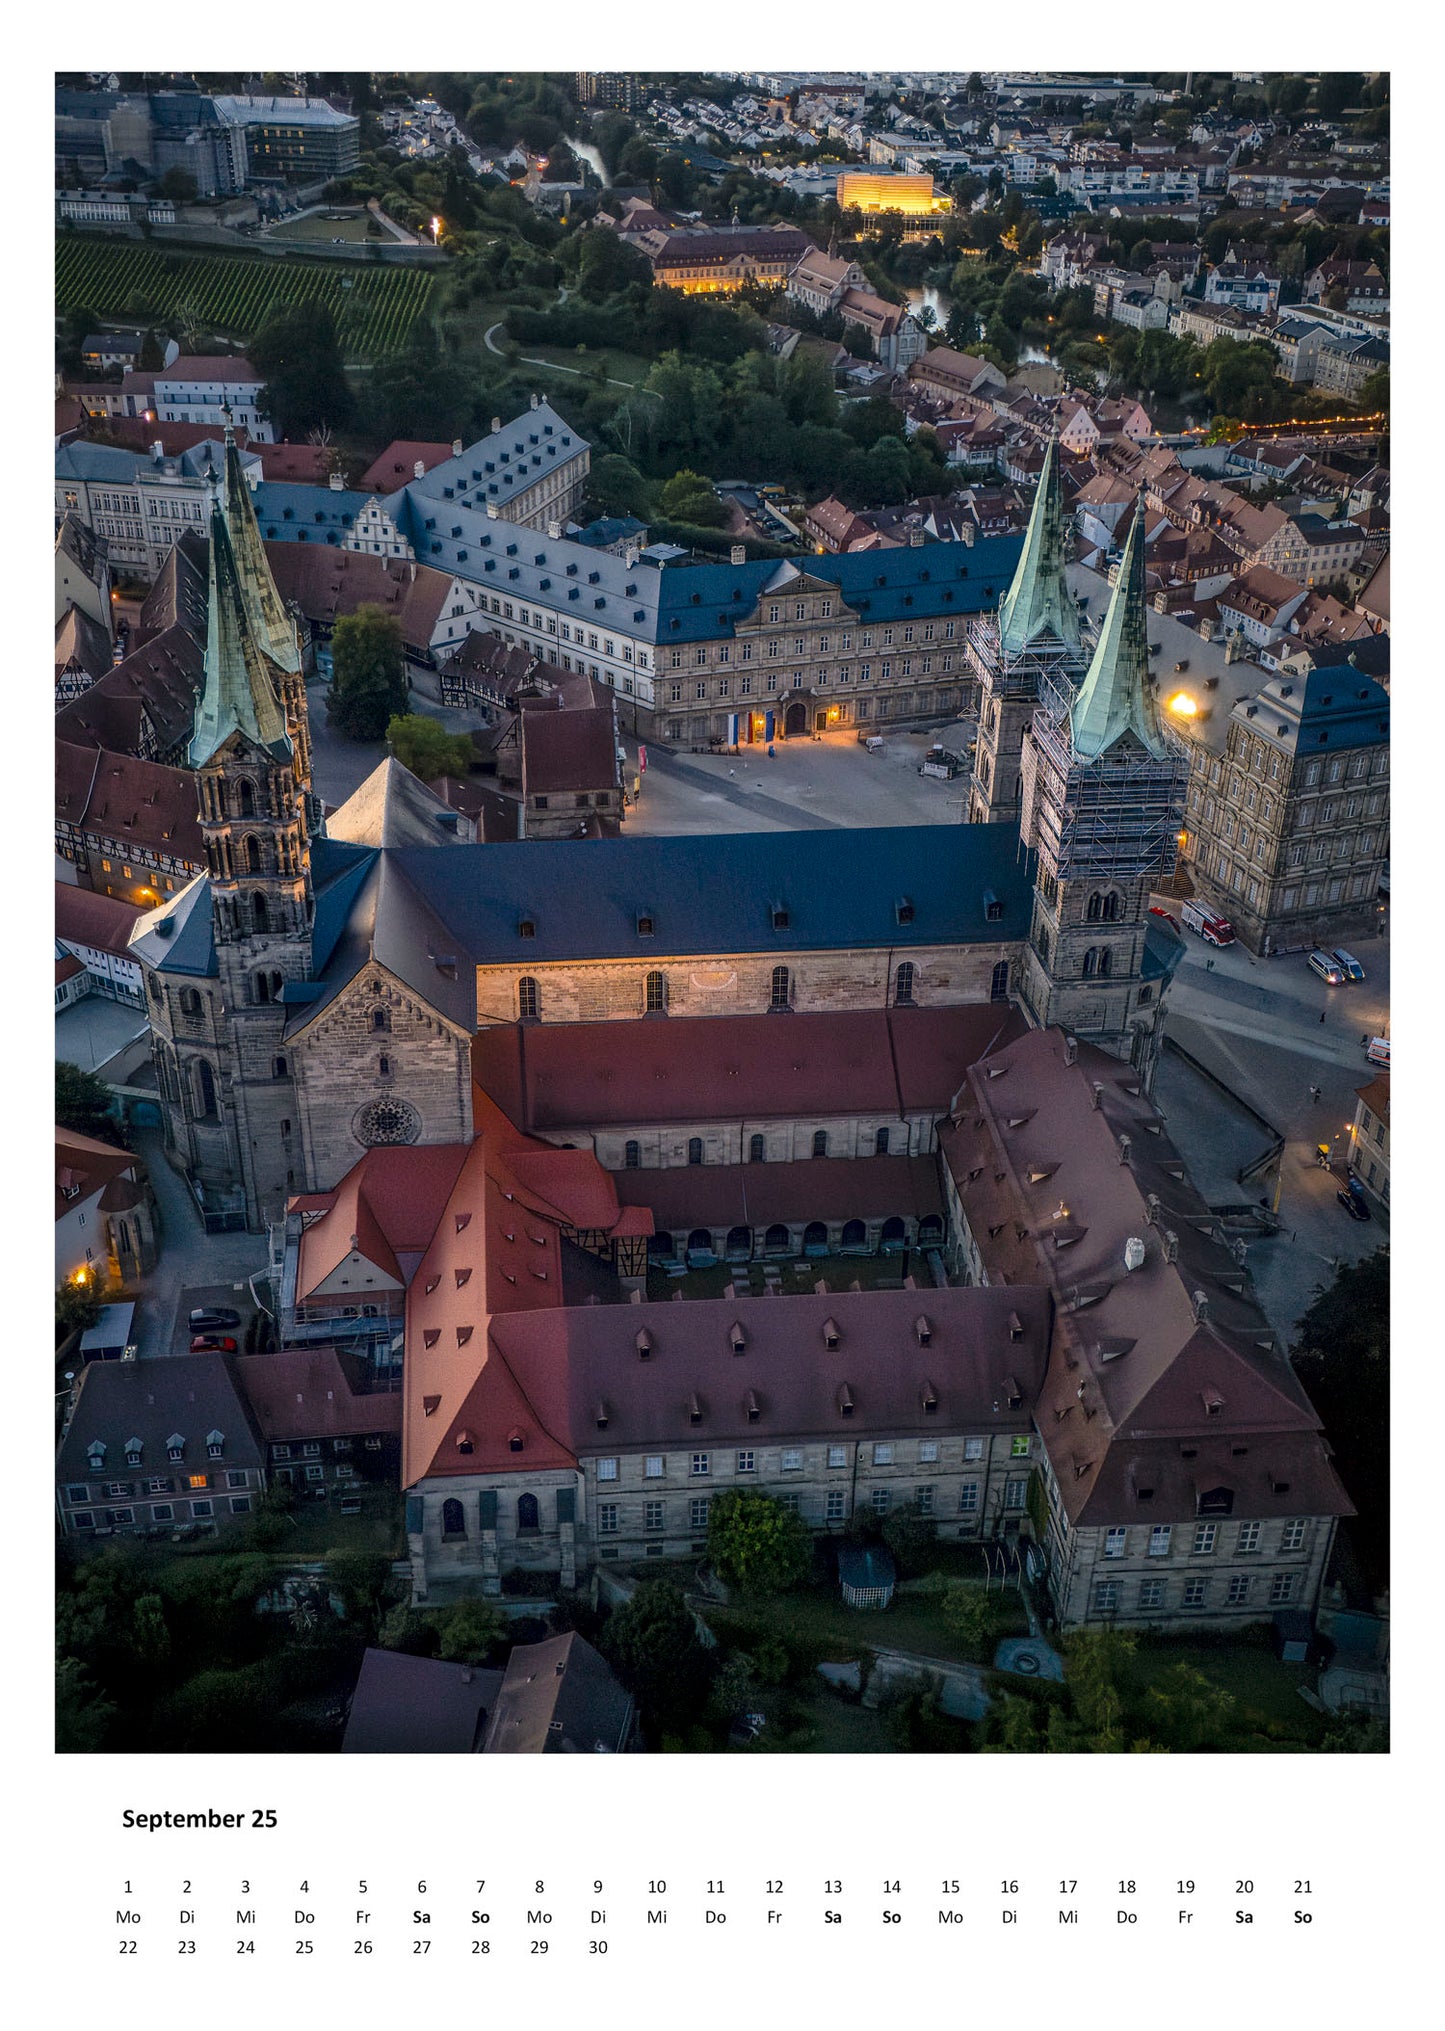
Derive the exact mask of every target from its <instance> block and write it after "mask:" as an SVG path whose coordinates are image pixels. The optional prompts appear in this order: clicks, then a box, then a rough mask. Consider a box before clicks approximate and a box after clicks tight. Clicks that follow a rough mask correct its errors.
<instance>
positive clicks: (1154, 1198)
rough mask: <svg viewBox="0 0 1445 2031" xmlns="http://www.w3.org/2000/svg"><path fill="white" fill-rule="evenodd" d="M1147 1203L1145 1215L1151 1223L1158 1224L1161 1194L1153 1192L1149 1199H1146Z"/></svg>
mask: <svg viewBox="0 0 1445 2031" xmlns="http://www.w3.org/2000/svg"><path fill="white" fill-rule="evenodd" d="M1145 1205H1146V1208H1147V1210H1146V1212H1145V1215H1144V1217H1145V1219H1146V1220H1147V1221H1148V1222H1149V1225H1150V1226H1151V1227H1153V1226H1155V1225H1156V1224H1157V1222H1158V1219H1159V1194H1158V1193H1157V1192H1151V1193H1150V1194H1149V1196H1148V1199H1147V1200H1146V1201H1145Z"/></svg>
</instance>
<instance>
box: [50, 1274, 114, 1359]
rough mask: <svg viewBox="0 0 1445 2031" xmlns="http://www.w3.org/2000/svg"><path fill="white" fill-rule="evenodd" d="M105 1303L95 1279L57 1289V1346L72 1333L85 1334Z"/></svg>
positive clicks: (63, 1284)
mask: <svg viewBox="0 0 1445 2031" xmlns="http://www.w3.org/2000/svg"><path fill="white" fill-rule="evenodd" d="M104 1302H105V1300H104V1297H103V1296H102V1294H101V1291H100V1289H99V1287H98V1286H97V1284H96V1282H95V1280H94V1278H93V1277H87V1278H86V1280H85V1282H84V1283H70V1282H68V1281H67V1282H65V1283H62V1284H57V1285H56V1287H55V1344H56V1346H57V1347H58V1346H59V1345H60V1343H61V1342H62V1341H63V1340H65V1339H66V1338H68V1336H69V1335H70V1334H71V1333H85V1332H88V1331H89V1330H90V1328H91V1327H92V1326H93V1325H94V1324H95V1322H96V1320H97V1319H98V1318H99V1317H100V1308H101V1306H102V1304H103V1303H104Z"/></svg>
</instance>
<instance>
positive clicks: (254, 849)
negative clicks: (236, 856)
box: [241, 832, 261, 874]
mask: <svg viewBox="0 0 1445 2031" xmlns="http://www.w3.org/2000/svg"><path fill="white" fill-rule="evenodd" d="M241 872H242V873H243V874H259V873H260V872H261V842H260V840H259V839H258V838H257V837H256V835H255V833H254V832H248V833H247V834H246V837H245V838H244V839H243V840H242V841H241Z"/></svg>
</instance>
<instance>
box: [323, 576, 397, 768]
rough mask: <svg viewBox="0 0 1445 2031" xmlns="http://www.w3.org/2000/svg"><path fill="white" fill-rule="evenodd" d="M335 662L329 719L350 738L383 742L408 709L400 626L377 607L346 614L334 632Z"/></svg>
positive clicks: (333, 651)
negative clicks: (395, 721)
mask: <svg viewBox="0 0 1445 2031" xmlns="http://www.w3.org/2000/svg"><path fill="white" fill-rule="evenodd" d="M331 662H332V678H331V689H330V692H329V694H328V696H327V700H326V716H327V718H328V719H329V720H330V721H331V724H332V725H333V726H334V727H336V728H338V729H339V730H340V732H342V733H344V734H345V735H346V736H347V738H348V739H349V740H380V739H381V737H382V735H383V734H384V733H385V732H386V729H387V726H388V724H389V723H390V721H391V720H392V719H394V718H395V717H396V716H397V715H398V714H401V713H405V711H406V707H407V698H408V693H409V688H410V687H409V685H408V683H407V675H406V662H405V656H404V653H403V647H402V638H401V624H400V623H399V622H398V621H397V620H396V618H395V617H394V616H393V615H391V614H389V613H387V612H386V611H385V610H384V609H383V608H381V607H379V606H371V605H366V606H359V607H358V608H357V609H356V612H355V613H354V614H343V616H342V617H341V619H340V620H339V621H338V622H337V623H336V627H335V629H334V630H333V632H332V637H331Z"/></svg>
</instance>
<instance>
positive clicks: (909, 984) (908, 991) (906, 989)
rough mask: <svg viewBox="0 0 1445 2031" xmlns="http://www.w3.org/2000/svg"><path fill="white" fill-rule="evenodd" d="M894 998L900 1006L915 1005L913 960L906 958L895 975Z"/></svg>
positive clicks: (909, 1006) (908, 1006)
mask: <svg viewBox="0 0 1445 2031" xmlns="http://www.w3.org/2000/svg"><path fill="white" fill-rule="evenodd" d="M893 999H894V1000H895V1001H896V1002H897V1004H898V1006H899V1007H900V1008H911V1007H912V1005H913V961H912V960H911V959H905V960H904V962H903V964H902V965H901V966H900V967H899V969H898V972H897V973H896V975H895V976H894V984H893Z"/></svg>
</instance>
